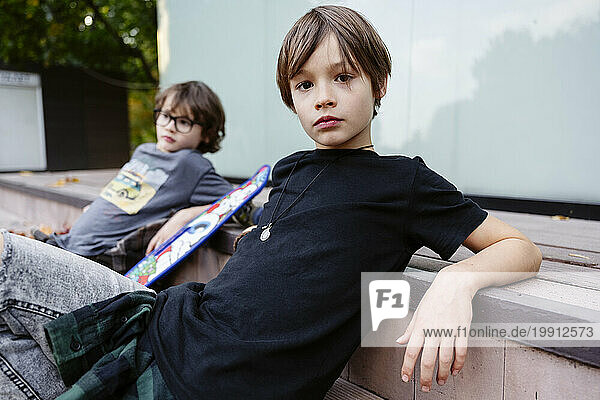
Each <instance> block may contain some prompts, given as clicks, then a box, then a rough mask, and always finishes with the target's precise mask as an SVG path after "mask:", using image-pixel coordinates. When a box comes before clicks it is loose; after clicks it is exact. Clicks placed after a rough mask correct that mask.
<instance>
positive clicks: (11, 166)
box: [0, 70, 46, 171]
mask: <svg viewBox="0 0 600 400" xmlns="http://www.w3.org/2000/svg"><path fill="white" fill-rule="evenodd" d="M45 169H46V142H45V134H44V112H43V105H42V86H41V79H40V76H39V75H38V74H32V73H28V72H16V71H4V70H0V171H19V170H45Z"/></svg>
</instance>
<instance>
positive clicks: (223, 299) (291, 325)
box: [0, 6, 541, 399]
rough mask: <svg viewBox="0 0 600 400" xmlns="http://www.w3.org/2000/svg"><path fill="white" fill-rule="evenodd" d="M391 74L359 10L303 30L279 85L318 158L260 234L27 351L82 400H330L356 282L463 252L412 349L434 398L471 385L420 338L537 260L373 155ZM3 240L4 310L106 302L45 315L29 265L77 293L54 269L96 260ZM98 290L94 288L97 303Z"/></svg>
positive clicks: (356, 309) (356, 300) (63, 323)
mask: <svg viewBox="0 0 600 400" xmlns="http://www.w3.org/2000/svg"><path fill="white" fill-rule="evenodd" d="M390 70H391V61H390V57H389V54H388V51H387V49H386V47H385V45H384V44H383V42H382V41H381V39H380V38H379V36H378V35H377V33H376V32H375V30H374V29H373V28H372V27H371V25H370V24H369V23H368V22H367V21H366V20H365V19H364V18H363V17H362V16H360V15H359V14H358V13H356V12H355V11H352V10H350V9H348V8H345V7H338V6H322V7H316V8H314V9H313V10H311V11H309V12H308V13H307V14H306V15H305V16H303V17H302V18H301V19H300V20H298V22H296V24H295V25H294V26H293V27H292V29H291V30H290V32H289V33H288V35H287V36H286V38H285V39H284V43H283V46H282V48H281V52H280V56H279V63H278V69H277V83H278V85H279V89H280V91H281V95H282V98H283V101H284V103H285V104H286V105H288V106H289V107H290V108H291V109H292V110H293V111H294V112H295V113H296V114H297V115H298V118H299V120H300V123H301V124H302V127H303V128H304V130H305V131H306V133H307V134H308V135H309V136H310V137H311V139H312V140H313V141H314V142H315V146H316V149H315V150H312V151H301V152H297V153H294V154H292V155H290V156H288V157H286V158H284V159H282V160H280V161H279V162H278V163H277V165H276V166H275V167H274V169H273V190H272V191H271V193H270V197H269V201H268V203H267V204H266V205H265V208H264V212H263V214H262V216H261V219H260V221H259V227H258V228H256V229H254V230H252V231H250V232H249V233H247V234H246V235H245V236H244V237H243V238H242V239H241V240H240V241H239V244H238V249H237V251H236V252H235V253H234V255H233V256H232V257H231V259H230V260H229V261H228V263H227V264H226V266H225V267H224V269H223V270H222V272H221V273H220V274H219V275H218V276H217V277H216V278H215V279H213V280H212V281H210V282H208V283H207V284H206V285H204V284H200V283H188V284H184V285H180V286H176V287H172V288H169V289H167V290H165V291H163V292H161V293H159V294H158V295H157V296H156V300H154V297H153V295H152V294H149V293H148V292H145V293H144V292H134V293H130V294H126V295H121V296H119V297H115V298H109V299H107V300H106V301H105V302H102V303H100V304H96V305H92V306H86V307H83V308H81V309H79V310H77V311H75V312H73V313H71V314H68V315H67V316H64V317H61V318H58V319H56V320H54V321H52V322H49V323H47V324H46V325H45V327H44V328H45V336H44V335H39V334H38V335H32V336H33V337H32V338H30V339H29V338H25V337H24V336H21V340H22V341H23V340H31V341H35V344H34V345H32V346H30V347H31V348H35V351H34V350H31V351H30V353H35V352H37V353H41V352H43V351H45V352H46V354H50V353H51V354H52V355H53V357H54V359H55V360H56V362H57V363H58V370H59V371H60V374H61V376H62V378H63V379H64V380H65V382H66V384H67V385H71V384H74V383H75V382H76V381H77V383H75V384H74V386H73V387H72V388H71V390H70V391H69V392H68V393H69V395H70V396H73V397H69V398H76V397H77V396H81V397H82V396H83V395H84V394H87V395H89V396H90V397H94V396H95V397H100V398H102V397H104V398H108V397H111V396H112V397H116V398H125V397H127V396H129V397H127V398H145V397H143V396H145V395H148V396H149V398H171V396H174V397H175V398H180V399H184V398H193V399H215V398H226V399H230V398H231V399H233V398H245V399H317V398H322V397H323V396H324V394H325V393H326V392H327V390H328V388H329V387H330V386H331V384H332V383H333V382H334V381H335V379H336V378H337V377H338V376H339V374H340V372H341V370H342V368H343V366H344V364H345V362H347V360H348V358H349V357H350V356H351V354H352V352H353V351H354V350H355V349H356V347H357V346H358V344H359V341H360V317H359V314H360V273H361V272H373V271H401V270H403V269H404V268H405V267H406V265H407V263H408V261H409V259H410V257H411V255H412V254H413V253H414V252H415V251H416V250H417V249H419V248H420V247H421V246H427V247H430V248H432V249H433V250H434V251H436V252H437V253H438V254H440V255H441V256H442V258H444V259H448V258H450V256H451V255H452V254H453V253H454V252H455V250H456V249H457V248H458V247H459V246H460V244H461V243H462V244H464V245H465V246H466V247H468V248H469V249H471V250H472V251H474V252H475V253H477V254H475V255H474V256H472V257H470V258H469V259H467V260H464V261H461V262H458V263H455V264H453V265H450V266H448V267H446V268H444V269H443V270H442V271H440V272H439V273H438V275H437V276H436V278H435V280H434V281H433V283H432V285H431V287H430V288H429V290H428V291H427V292H426V294H425V296H424V297H423V299H422V301H421V303H420V304H419V306H418V308H417V310H416V311H415V314H414V316H413V319H412V321H411V323H410V324H409V327H408V329H407V330H406V332H405V333H404V334H403V335H402V336H401V337H400V338H399V342H401V343H408V346H407V349H406V352H405V358H404V364H403V366H402V379H403V380H404V381H408V380H409V379H410V377H411V376H412V374H413V372H414V369H415V360H416V359H417V356H418V354H419V353H420V352H421V350H422V351H423V353H422V361H421V382H420V383H421V388H422V390H424V391H429V390H430V388H431V385H432V381H433V378H434V377H433V371H434V367H435V364H436V360H437V358H438V353H439V363H438V374H437V382H438V383H439V384H444V383H445V382H446V380H447V379H448V377H449V375H450V374H451V373H452V374H456V373H458V372H459V371H460V369H461V368H462V367H463V365H464V362H465V355H466V350H467V349H466V341H464V340H463V341H461V340H462V339H457V340H456V342H454V341H451V342H450V341H447V340H445V339H439V338H438V339H436V338H431V337H429V338H424V335H423V329H424V328H455V327H456V326H468V325H469V323H470V321H471V299H472V298H473V296H474V294H475V292H476V291H477V290H478V289H479V288H482V287H485V286H490V285H502V284H506V283H509V282H511V281H514V280H515V274H510V273H509V272H515V273H521V274H520V275H519V277H521V278H524V277H526V276H531V275H532V274H533V273H535V272H536V271H537V270H538V269H539V265H540V262H541V254H540V252H539V250H538V249H537V248H536V247H535V245H533V244H532V243H531V242H530V241H529V240H528V239H527V238H526V237H525V236H524V235H523V234H521V233H520V232H518V231H517V230H516V229H514V228H512V227H510V226H508V225H506V224H504V223H503V222H501V221H499V220H497V219H496V218H494V217H491V216H488V215H487V213H485V212H484V211H483V210H481V209H480V208H479V207H477V205H475V204H474V203H473V202H471V201H469V200H465V199H464V198H463V196H462V195H461V193H460V192H458V191H457V190H456V188H455V187H454V186H452V185H451V184H450V183H448V182H447V181H446V180H445V179H444V178H442V177H441V176H439V175H438V174H436V173H435V172H433V171H431V170H430V169H429V168H427V167H426V166H425V164H424V163H423V162H422V160H420V159H419V158H418V157H416V158H414V159H410V158H407V157H402V156H393V157H390V156H387V157H382V156H379V155H378V154H377V153H376V152H375V151H374V150H373V145H372V142H371V120H372V118H373V117H374V116H375V115H376V110H377V107H378V106H379V103H380V99H381V98H382V97H383V96H384V95H385V91H386V87H387V77H388V76H389V74H390ZM4 239H5V240H6V247H5V248H4V250H5V252H4V253H5V254H4V255H3V260H2V263H3V264H4V265H3V266H2V267H1V268H2V270H0V272H2V273H3V274H4V275H3V276H4V282H3V283H0V290H2V293H3V297H0V301H1V302H2V303H3V304H7V305H8V306H7V309H10V310H12V309H11V307H13V308H15V306H14V305H15V304H16V305H20V308H19V312H24V311H23V309H24V308H25V309H26V308H30V309H31V310H32V311H37V313H38V314H40V313H41V311H43V314H44V316H45V318H46V320H52V319H53V318H56V316H57V315H58V314H60V313H63V312H66V311H71V310H73V309H74V308H77V307H79V306H80V305H82V304H85V303H86V301H87V302H90V301H98V300H102V299H106V298H107V297H109V296H108V295H106V296H104V297H102V296H99V295H97V294H96V295H95V296H96V297H95V298H94V297H93V296H92V295H90V296H89V297H86V298H84V299H77V300H72V299H71V300H70V302H67V301H66V300H64V301H63V299H64V298H66V297H67V296H66V294H65V293H63V292H64V289H63V288H61V287H59V288H53V290H52V292H51V293H50V294H48V295H47V296H46V295H44V296H45V297H44V299H45V300H46V303H44V304H43V307H41V306H40V305H39V304H40V303H39V300H36V296H38V297H39V296H42V295H43V294H44V293H46V292H47V289H45V287H46V286H48V284H47V283H46V282H44V281H43V278H40V277H39V276H38V277H36V278H35V280H34V279H33V278H29V277H28V275H29V274H23V273H22V271H24V269H25V268H33V267H32V264H33V265H34V266H35V268H36V270H37V269H43V268H47V266H45V265H44V264H43V262H40V261H39V260H37V258H39V254H38V253H39V252H43V253H44V254H43V256H51V257H52V258H51V259H52V263H53V268H54V271H55V272H54V274H58V273H64V274H68V275H65V277H66V276H68V277H69V278H70V279H73V276H72V275H73V273H68V272H56V271H58V270H59V269H60V271H62V270H63V269H68V267H67V266H68V265H71V264H73V263H76V264H77V265H82V264H84V263H85V262H86V261H85V260H78V261H75V260H74V259H73V258H71V259H69V260H68V262H67V261H62V259H63V258H64V257H65V256H64V254H62V253H61V252H60V251H59V250H58V249H46V248H43V247H41V246H42V245H41V244H37V247H36V248H35V249H34V250H31V249H28V248H27V247H28V246H30V244H29V243H27V242H25V239H21V238H17V237H14V236H11V235H6V236H4ZM2 248H3V246H2V239H1V236H0V249H2ZM36 252H37V253H36ZM50 253H51V254H50ZM23 260H27V263H25V262H24V261H23ZM32 260H36V261H32ZM86 270H88V271H91V270H93V271H94V279H96V280H99V279H101V278H102V279H101V280H102V281H104V280H105V279H106V281H109V280H110V279H113V280H114V282H115V283H118V284H119V285H122V288H121V289H119V290H116V291H126V290H127V287H126V284H125V283H124V281H122V280H121V279H124V278H122V277H119V276H117V277H115V276H109V274H108V272H107V271H105V270H102V269H99V268H97V267H96V268H94V267H93V266H91V265H90V266H86ZM12 271H21V272H19V274H20V275H19V274H17V275H15V274H16V272H12ZM453 271H463V272H483V273H474V274H453ZM492 271H496V272H501V273H499V274H494V273H491V272H492ZM36 275H40V274H36ZM41 275H43V274H41ZM25 277H26V279H27V280H26V282H21V284H20V285H19V287H34V286H35V287H36V288H38V290H36V291H35V295H33V294H31V293H29V292H30V291H28V292H27V294H26V295H27V296H28V297H27V298H21V297H17V296H15V295H14V294H13V292H14V291H10V290H9V287H10V285H11V282H13V283H14V281H15V280H16V279H18V278H21V279H24V278H25ZM103 277H105V278H103ZM109 278H110V279H109ZM86 284H87V283H86ZM129 284H130V286H129V287H130V288H131V286H133V285H132V284H131V283H130V282H129ZM81 285H83V283H82V284H81ZM96 286H97V282H94V283H90V284H89V290H90V292H92V293H96V291H95V290H93V289H94V288H95V287H96ZM67 287H68V285H67ZM81 288H82V286H80V291H81V290H88V289H81ZM86 288H87V287H86ZM57 290H61V293H60V294H57V293H56V291H57ZM5 293H9V294H10V296H7V295H6V294H5ZM78 293H79V292H78ZM23 296H25V294H24V295H23ZM59 302H60V303H59ZM56 304H59V305H56ZM65 304H66V305H65ZM30 305H31V307H29V306H30ZM57 308H58V310H57ZM40 310H41V311H40ZM150 310H151V311H150ZM0 315H2V314H0ZM15 318H16V317H15V313H12V314H11V315H10V316H7V317H6V318H5V320H6V322H7V324H8V325H18V324H15ZM38 324H39V323H38ZM36 329H37V331H36V332H38V333H39V325H38V326H37V328H36ZM7 331H10V326H9V329H8V330H7ZM34 331H35V330H34ZM46 338H47V339H46ZM0 339H1V337H0ZM48 342H49V343H50V346H49V344H48ZM0 343H2V341H1V340H0ZM5 348H6V347H4V345H2V346H0V353H1V354H2V355H4V353H3V352H4V351H5ZM33 357H35V355H28V356H27V357H13V358H9V360H10V361H11V363H12V362H14V363H15V365H13V364H11V367H12V369H11V370H17V371H19V370H21V371H24V372H26V373H27V374H24V375H27V376H28V374H29V372H31V371H30V369H29V370H28V369H27V366H28V365H29V368H31V367H30V366H31V364H27V362H30V361H31V359H32V358H33ZM42 357H43V355H42ZM100 357H102V358H100ZM17 358H18V359H17ZM3 359H7V357H4V358H3ZM17 363H19V364H18V365H16V364H17ZM90 365H93V367H92V368H91V369H90ZM50 369H52V368H50ZM88 369H89V371H88V372H86V373H85V375H83V377H81V376H82V374H84V372H85V371H86V370H88ZM125 376H127V378H124V377H125ZM80 377H81V379H80ZM78 379H79V380H78ZM53 382H54V383H55V381H53ZM59 382H60V381H59ZM29 383H30V385H29V386H27V388H28V389H29V388H31V387H34V388H36V389H37V388H38V387H40V390H44V389H46V388H47V387H48V386H50V384H49V383H48V378H46V380H45V381H44V383H43V384H42V385H38V386H36V385H35V384H34V383H32V382H29ZM54 383H53V384H54ZM56 384H57V383H56ZM21 387H23V386H21ZM47 397H49V396H47Z"/></svg>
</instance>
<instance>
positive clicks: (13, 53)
mask: <svg viewBox="0 0 600 400" xmlns="http://www.w3.org/2000/svg"><path fill="white" fill-rule="evenodd" d="M156 25H157V21H156V0H73V1H68V0H67V1H65V0H2V1H0V43H2V45H0V64H5V65H10V66H11V67H13V68H23V69H28V68H29V67H30V66H43V67H49V66H74V67H81V68H84V69H88V70H91V71H93V72H94V76H96V77H97V79H104V80H106V81H109V82H111V83H113V84H117V85H121V86H125V87H128V88H130V89H144V90H136V91H132V90H130V91H129V93H130V94H129V97H130V100H129V104H130V106H131V107H130V125H131V128H132V129H131V138H132V145H133V143H134V142H135V143H137V142H139V141H140V140H144V141H146V139H147V138H148V137H154V133H152V135H151V136H150V134H149V132H154V125H153V123H152V118H151V112H152V111H151V110H152V107H153V104H154V102H153V98H154V88H155V87H156V86H157V84H158V66H157V51H156ZM146 106H149V108H148V109H147V110H146V109H143V107H146ZM148 113H150V118H148V115H147V114H148Z"/></svg>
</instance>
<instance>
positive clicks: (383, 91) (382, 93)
mask: <svg viewBox="0 0 600 400" xmlns="http://www.w3.org/2000/svg"><path fill="white" fill-rule="evenodd" d="M387 84H388V77H387V76H386V77H385V80H384V81H383V85H381V87H380V88H379V93H376V96H375V97H376V98H378V99H381V98H383V96H385V94H386V92H387Z"/></svg>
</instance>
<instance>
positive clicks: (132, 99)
mask: <svg viewBox="0 0 600 400" xmlns="http://www.w3.org/2000/svg"><path fill="white" fill-rule="evenodd" d="M155 94H156V91H154V90H146V91H141V90H135V91H134V90H131V91H129V99H128V101H129V132H130V136H129V137H130V140H129V143H130V146H131V149H130V150H131V151H133V150H134V149H135V148H136V147H137V146H139V145H140V144H142V143H147V142H156V129H155V127H154V121H153V120H152V118H153V116H152V114H153V113H152V110H153V109H154V95H155Z"/></svg>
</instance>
